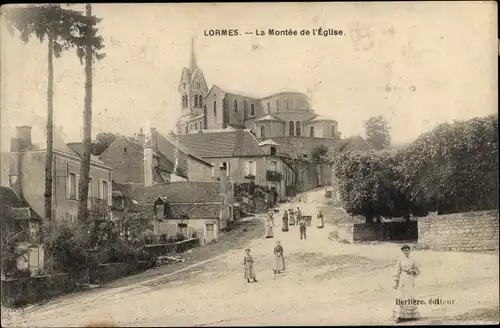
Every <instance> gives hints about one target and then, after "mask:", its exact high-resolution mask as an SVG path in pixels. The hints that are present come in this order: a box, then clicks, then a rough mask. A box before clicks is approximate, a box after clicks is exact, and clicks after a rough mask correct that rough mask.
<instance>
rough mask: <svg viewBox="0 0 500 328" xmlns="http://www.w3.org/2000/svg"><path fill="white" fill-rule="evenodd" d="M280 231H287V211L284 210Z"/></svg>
mask: <svg viewBox="0 0 500 328" xmlns="http://www.w3.org/2000/svg"><path fill="white" fill-rule="evenodd" d="M281 231H284V232H287V231H288V213H287V212H286V211H285V213H284V214H283V224H282V226H281Z"/></svg>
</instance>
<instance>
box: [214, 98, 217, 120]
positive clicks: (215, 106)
mask: <svg viewBox="0 0 500 328" xmlns="http://www.w3.org/2000/svg"><path fill="white" fill-rule="evenodd" d="M214 117H217V102H216V101H214Z"/></svg>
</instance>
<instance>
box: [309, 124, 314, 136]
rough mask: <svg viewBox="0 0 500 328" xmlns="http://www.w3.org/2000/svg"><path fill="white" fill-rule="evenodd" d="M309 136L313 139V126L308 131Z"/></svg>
mask: <svg viewBox="0 0 500 328" xmlns="http://www.w3.org/2000/svg"><path fill="white" fill-rule="evenodd" d="M309 136H310V137H312V138H314V126H311V128H310V129H309Z"/></svg>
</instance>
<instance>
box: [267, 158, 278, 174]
mask: <svg viewBox="0 0 500 328" xmlns="http://www.w3.org/2000/svg"><path fill="white" fill-rule="evenodd" d="M269 170H271V171H273V172H276V171H278V162H276V161H271V162H269Z"/></svg>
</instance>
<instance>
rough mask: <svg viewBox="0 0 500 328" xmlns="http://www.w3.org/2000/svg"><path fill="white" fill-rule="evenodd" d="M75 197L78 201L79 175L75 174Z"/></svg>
mask: <svg viewBox="0 0 500 328" xmlns="http://www.w3.org/2000/svg"><path fill="white" fill-rule="evenodd" d="M75 186H76V188H75V196H76V199H77V200H78V199H79V198H80V196H79V195H80V192H79V188H80V174H75Z"/></svg>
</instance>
